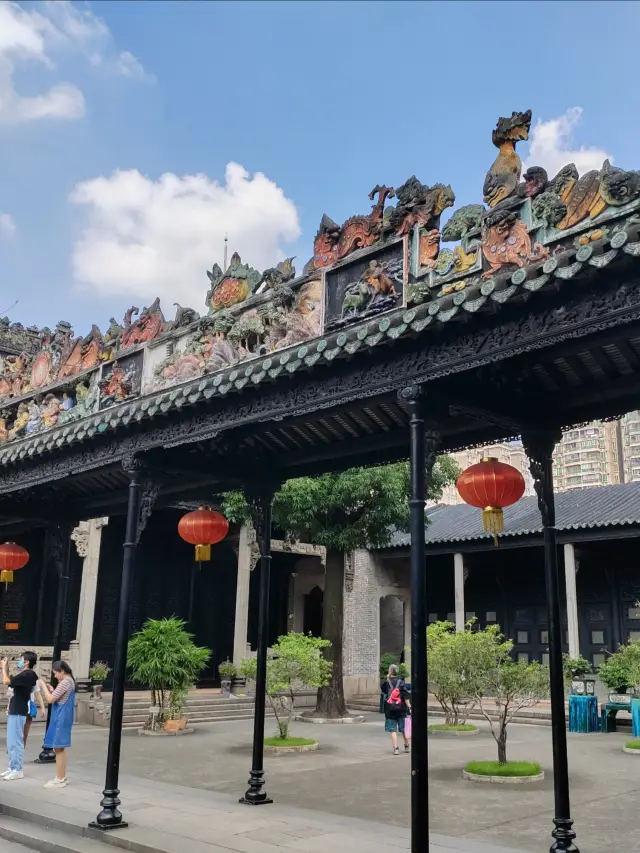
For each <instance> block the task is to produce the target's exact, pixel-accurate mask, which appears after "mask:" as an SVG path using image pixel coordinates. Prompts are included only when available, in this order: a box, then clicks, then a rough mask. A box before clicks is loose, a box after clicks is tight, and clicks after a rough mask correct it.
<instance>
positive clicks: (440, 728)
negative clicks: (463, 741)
mask: <svg viewBox="0 0 640 853" xmlns="http://www.w3.org/2000/svg"><path fill="white" fill-rule="evenodd" d="M475 730H476V726H472V725H471V724H470V723H458V725H456V726H448V725H447V724H446V723H438V724H435V723H434V725H432V726H429V731H430V732H475Z"/></svg>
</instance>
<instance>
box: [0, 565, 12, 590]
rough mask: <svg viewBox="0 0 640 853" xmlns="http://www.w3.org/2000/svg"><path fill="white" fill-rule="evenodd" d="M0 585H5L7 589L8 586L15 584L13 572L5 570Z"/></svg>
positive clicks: (0, 576) (0, 573) (0, 577)
mask: <svg viewBox="0 0 640 853" xmlns="http://www.w3.org/2000/svg"><path fill="white" fill-rule="evenodd" d="M0 583H3V584H4V588H5V589H6V588H7V585H8V584H10V583H13V572H12V571H9V569H3V570H2V572H0Z"/></svg>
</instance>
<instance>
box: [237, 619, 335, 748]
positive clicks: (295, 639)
mask: <svg viewBox="0 0 640 853" xmlns="http://www.w3.org/2000/svg"><path fill="white" fill-rule="evenodd" d="M328 645H329V643H328V641H327V640H320V639H318V638H316V637H311V636H307V635H305V634H296V633H295V632H293V631H292V632H291V633H289V634H285V635H284V636H282V637H278V641H277V643H275V645H274V646H273V647H272V649H271V657H270V658H269V660H268V661H267V698H268V699H269V704H270V705H271V707H272V708H273V713H274V714H275V718H276V724H277V726H278V737H280V738H283V739H286V738H288V737H289V729H290V727H291V717H292V716H293V711H294V704H295V698H296V696H297V695H298V693H300V692H301V691H302V690H305V689H306V688H307V687H323V686H324V685H325V684H326V683H327V682H328V680H329V677H330V675H331V664H330V663H329V661H327V660H326V659H325V658H324V656H323V654H322V651H323V650H324V649H326V648H327V647H328ZM256 668H257V659H256V658H248V659H246V660H243V661H242V664H241V666H240V670H241V672H242V674H243V675H244V676H245V678H250V679H254V680H255V677H256Z"/></svg>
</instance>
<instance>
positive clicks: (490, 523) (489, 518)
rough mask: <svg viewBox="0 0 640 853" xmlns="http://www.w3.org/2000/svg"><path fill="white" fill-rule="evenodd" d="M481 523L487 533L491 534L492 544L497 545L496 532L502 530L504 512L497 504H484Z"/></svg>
mask: <svg viewBox="0 0 640 853" xmlns="http://www.w3.org/2000/svg"><path fill="white" fill-rule="evenodd" d="M482 524H483V527H484V529H485V531H486V532H487V533H492V534H493V542H494V545H495V546H496V547H497V546H498V533H502V531H503V530H504V513H503V512H502V509H501V508H500V507H499V506H486V507H485V508H484V509H483V510H482Z"/></svg>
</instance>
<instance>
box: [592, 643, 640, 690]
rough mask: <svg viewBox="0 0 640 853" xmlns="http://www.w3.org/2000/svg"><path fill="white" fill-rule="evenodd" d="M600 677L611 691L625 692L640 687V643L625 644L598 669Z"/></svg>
mask: <svg viewBox="0 0 640 853" xmlns="http://www.w3.org/2000/svg"><path fill="white" fill-rule="evenodd" d="M598 677H599V679H600V681H602V683H603V684H605V685H606V686H607V687H608V688H609V690H612V691H621V692H623V691H625V690H627V688H629V687H637V686H638V685H640V641H638V640H631V641H630V642H628V643H623V644H622V645H621V646H620V647H619V649H618V651H617V652H614V653H613V654H610V655H609V657H608V658H607V659H606V660H605V662H604V663H603V664H601V665H600V668H599V669H598Z"/></svg>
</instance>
